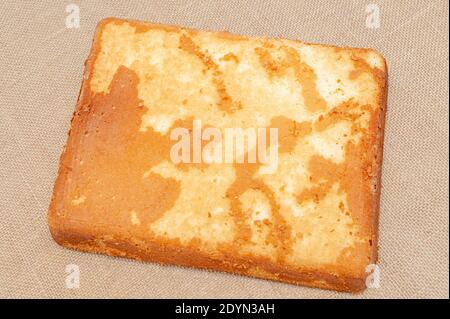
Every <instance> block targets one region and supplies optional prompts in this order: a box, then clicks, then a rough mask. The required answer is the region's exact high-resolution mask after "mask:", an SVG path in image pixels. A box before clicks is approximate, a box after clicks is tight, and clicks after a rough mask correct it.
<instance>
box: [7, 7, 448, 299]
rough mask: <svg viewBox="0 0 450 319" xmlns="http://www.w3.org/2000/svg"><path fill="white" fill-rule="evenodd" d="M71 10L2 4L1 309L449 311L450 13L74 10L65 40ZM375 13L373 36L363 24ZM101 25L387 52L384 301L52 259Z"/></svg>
mask: <svg viewBox="0 0 450 319" xmlns="http://www.w3.org/2000/svg"><path fill="white" fill-rule="evenodd" d="M70 3H71V1H49V0H46V1H12V0H9V1H1V2H0V30H1V32H0V61H1V63H0V154H1V157H0V217H1V220H0V297H9V298H11V297H41V298H42V297H61V298H70V297H144V298H152V297H153V298H155V297H157V298H168V297H172V298H179V297H186V298H197V297H205V298H208V297H213V298H230V297H243V298H246V297H255V298H260V297H264V298H353V297H357V298H408V297H411V298H422V297H430V298H440V297H446V298H448V296H449V293H448V288H449V282H448V241H449V238H448V110H449V106H448V2H447V1H445V0H442V1H406V0H405V1H380V0H373V1H370V2H368V1H328V0H314V1H295V0H288V1H277V0H274V1H244V0H241V1H238V0H232V1H230V0H228V1H203V0H191V1H175V0H171V1H145V0H130V1H119V0H117V1H87V0H84V1H82V0H78V1H75V0H74V1H73V4H75V5H77V6H78V8H79V10H80V18H81V20H80V27H79V28H67V27H66V25H65V21H66V16H67V15H68V14H69V13H67V12H66V7H67V5H68V4H70ZM369 3H373V4H375V5H376V6H377V8H379V10H380V11H379V12H380V15H379V17H380V25H379V28H370V27H368V26H367V24H366V19H367V16H368V15H370V14H371V13H370V12H372V11H371V10H373V6H369V7H367V5H368V4H369ZM366 10H368V11H366ZM369 11H370V12H369ZM107 16H115V17H123V18H129V19H139V20H146V21H151V22H158V23H167V24H177V25H182V26H188V27H193V28H199V29H211V30H228V31H231V32H234V33H239V34H245V35H261V36H266V37H285V38H291V39H301V40H304V41H308V42H318V43H327V44H333V45H339V46H351V47H372V48H374V49H376V50H378V51H380V52H381V53H382V54H383V55H384V56H385V57H386V58H387V61H388V66H389V101H388V113H387V126H386V139H385V156H384V166H383V188H382V199H381V214H380V262H379V266H380V269H381V283H380V284H381V286H380V288H378V289H368V290H366V291H365V292H364V293H363V294H359V295H351V294H346V293H338V292H332V291H325V290H320V289H310V288H303V287H297V286H293V285H288V284H283V283H277V282H271V281H265V280H259V279H253V278H246V277H242V276H234V275H229V274H223V273H216V272H208V271H201V270H195V269H185V268H181V267H175V266H161V265H156V264H145V263H141V262H136V261H131V260H125V259H119V258H112V257H107V256H101V255H94V254H87V253H81V252H76V251H72V250H68V249H64V248H61V247H60V246H58V245H57V244H56V243H55V242H54V241H53V240H52V239H51V236H50V233H49V231H48V227H47V208H48V204H49V201H50V196H51V191H52V187H53V182H54V179H55V176H56V172H57V169H58V160H59V156H60V153H61V150H62V148H63V145H64V143H65V142H66V138H67V131H68V128H69V124H70V119H71V116H72V112H73V110H74V107H75V102H76V99H77V95H78V92H79V87H80V83H81V79H82V72H83V63H84V60H85V59H86V57H87V55H88V52H89V49H90V45H91V40H92V37H93V30H94V28H95V25H96V24H97V22H98V21H99V20H100V19H102V18H104V17H107ZM369 22H370V21H369ZM369 26H371V24H370V23H369ZM372 26H373V25H372ZM68 264H76V265H78V266H79V269H80V287H79V288H78V289H68V288H66V276H67V273H66V265H68Z"/></svg>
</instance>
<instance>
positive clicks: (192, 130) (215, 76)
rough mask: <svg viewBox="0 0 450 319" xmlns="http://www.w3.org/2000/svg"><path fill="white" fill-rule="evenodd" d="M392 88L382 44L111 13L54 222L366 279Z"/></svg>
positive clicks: (240, 268)
mask: <svg viewBox="0 0 450 319" xmlns="http://www.w3.org/2000/svg"><path fill="white" fill-rule="evenodd" d="M386 94H387V69H386V63H385V60H384V58H383V57H382V56H381V55H380V54H379V53H377V52H376V51H374V50H372V49H356V48H339V47H334V46H326V45H318V44H309V43H304V42H301V41H293V40H286V39H266V38H262V37H261V38H260V37H246V36H238V35H232V34H230V33H227V32H207V31H198V30H193V29H188V28H182V27H175V26H169V25H159V24H152V23H144V22H137V21H129V20H121V19H115V18H108V19H105V20H102V21H101V22H100V23H99V25H98V27H97V29H96V32H95V36H94V42H93V46H92V50H91V53H90V55H89V58H88V60H87V61H86V65H85V73H84V78H83V83H82V87H81V92H80V96H79V99H78V103H77V105H76V110H75V112H74V114H73V119H72V122H71V129H70V132H69V136H68V141H67V144H66V146H65V148H64V151H63V153H62V155H61V159H60V166H59V172H58V177H57V179H56V182H55V186H54V191H53V196H52V200H51V204H50V208H49V217H48V218H49V219H48V220H49V226H50V231H51V234H52V236H53V238H54V239H55V241H56V242H57V243H59V244H60V245H62V246H65V247H68V248H73V249H78V250H82V251H88V252H96V253H104V254H108V255H113V256H121V257H127V258H133V259H138V260H143V261H148V262H158V263H163V264H173V265H180V266H189V267H197V268H203V269H210V270H218V271H225V272H230V273H235V274H242V275H248V276H253V277H259V278H265V279H272V280H278V281H283V282H287V283H292V284H299V285H305V286H311V287H320V288H326V289H335V290H340V291H352V292H356V291H361V290H363V289H365V287H366V279H367V276H368V274H369V269H370V267H368V266H369V265H371V264H375V263H376V261H377V237H378V235H377V229H378V226H377V224H378V210H379V195H380V175H381V163H382V150H383V131H384V117H385V111H386ZM205 274H206V273H205Z"/></svg>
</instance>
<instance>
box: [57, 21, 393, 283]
mask: <svg viewBox="0 0 450 319" xmlns="http://www.w3.org/2000/svg"><path fill="white" fill-rule="evenodd" d="M110 23H115V24H123V23H127V24H129V25H132V26H134V27H135V34H137V33H145V32H148V31H149V30H154V29H161V30H164V31H167V32H180V28H178V27H173V26H164V25H155V24H146V23H141V22H133V21H124V20H118V19H114V18H108V19H105V20H103V21H101V22H100V23H99V25H98V27H97V29H96V33H95V37H94V42H93V45H92V51H91V53H90V55H89V58H88V60H87V61H86V68H85V73H84V81H83V84H82V88H81V91H80V96H79V99H78V102H77V106H76V110H75V113H74V116H73V119H72V123H71V130H70V132H69V138H68V142H67V145H66V147H65V149H64V151H63V153H62V155H61V159H60V167H59V172H58V177H57V180H56V182H55V186H54V191H53V196H52V200H51V204H50V209H49V225H50V230H51V234H52V236H53V238H54V239H55V241H56V242H58V243H59V244H61V245H63V246H66V247H69V248H74V249H78V250H83V251H90V252H96V253H105V254H108V255H114V256H121V257H128V258H134V259H138V260H143V261H153V262H160V263H164V264H176V265H181V266H190V267H197V268H206V269H211V270H221V271H226V272H230V273H238V274H243V275H249V276H254V277H259V278H265V279H272V280H279V281H284V282H289V283H293V284H299V285H305V286H311V287H320V288H325V289H334V290H338V291H351V292H357V291H361V290H363V289H365V276H366V274H365V265H366V264H368V263H375V262H376V260H377V249H376V248H377V241H378V210H379V197H380V189H381V187H380V186H381V164H382V157H383V134H384V123H385V120H384V119H385V112H386V99H387V72H386V64H385V61H384V59H383V58H382V61H383V64H384V65H383V67H382V68H381V70H380V69H379V68H376V67H373V66H371V65H369V64H368V63H367V62H366V61H365V60H364V59H362V58H361V57H360V56H361V55H364V54H366V53H368V52H374V51H373V50H372V51H371V50H367V49H358V50H355V49H351V50H353V51H352V52H354V54H355V56H354V58H353V60H354V64H355V68H354V71H352V72H351V73H350V74H349V78H352V79H357V78H358V77H360V76H362V75H364V74H370V75H371V76H372V77H373V79H375V81H376V82H377V83H378V88H379V93H378V94H377V97H376V99H377V106H376V107H375V108H373V109H369V108H367V112H368V113H369V114H370V120H369V124H368V128H367V129H364V128H361V127H354V129H355V131H359V132H362V135H363V138H362V140H361V142H360V144H358V146H357V145H354V144H352V143H348V144H347V145H346V148H345V149H346V151H345V156H346V160H345V162H344V163H343V164H335V163H334V162H332V161H330V160H328V159H325V158H324V157H323V156H315V157H314V156H312V157H311V160H310V161H309V169H310V170H311V176H310V180H311V181H312V183H311V185H313V186H312V187H311V188H306V189H303V191H302V192H299V193H298V194H297V201H298V203H300V204H301V203H303V202H308V201H315V200H318V201H322V199H323V198H325V197H326V196H327V194H328V193H329V192H331V190H332V189H333V185H334V184H335V182H336V181H338V182H340V183H342V185H341V187H342V189H343V191H345V192H346V193H347V194H348V199H349V200H348V206H349V207H350V214H349V215H350V216H351V217H352V218H353V219H354V220H355V223H356V224H357V225H358V227H359V231H358V236H360V238H370V239H369V242H370V246H367V243H364V244H363V243H361V244H355V245H356V246H355V247H356V248H354V250H352V251H349V250H348V249H344V250H343V252H342V254H341V255H342V256H341V257H339V259H338V261H337V262H336V264H334V265H333V264H326V265H325V266H323V267H317V268H316V267H313V266H310V265H301V264H295V263H293V262H287V261H286V258H287V256H288V254H289V252H291V251H292V250H293V249H294V248H293V242H292V241H293V239H292V238H293V236H294V235H293V234H292V230H291V228H292V225H290V223H289V222H288V221H287V220H285V217H283V215H282V214H280V212H279V210H280V207H279V203H278V202H277V199H276V195H275V194H274V192H273V191H272V190H271V189H270V187H268V186H267V185H266V184H265V183H264V182H263V181H261V180H259V181H257V180H254V179H252V178H251V176H250V177H249V175H252V174H254V173H255V171H256V167H252V166H251V165H250V166H248V167H242V170H241V168H240V167H238V166H236V167H235V169H236V174H237V176H238V177H239V176H241V177H240V182H239V178H237V179H236V181H235V183H234V184H232V185H231V186H230V188H229V189H228V190H227V196H230V198H240V196H242V195H243V194H244V192H245V191H246V189H247V190H248V189H259V190H260V191H261V192H262V193H264V194H265V197H266V198H267V199H268V202H269V203H270V207H272V214H273V217H272V218H273V219H272V222H274V223H275V226H274V227H273V228H272V229H271V231H270V234H269V235H268V241H269V243H271V245H272V244H273V245H274V247H277V246H278V247H279V248H278V250H275V251H276V253H275V255H276V257H274V258H275V259H272V258H271V257H268V256H259V255H257V254H254V253H252V252H242V251H240V249H241V244H242V245H243V244H245V242H247V241H248V240H249V239H250V236H251V233H250V232H251V229H250V228H249V227H248V225H247V226H245V225H246V220H245V218H243V216H244V215H243V211H242V207H241V206H242V205H241V203H240V202H239V201H233V200H232V199H230V203H231V210H232V212H233V211H234V212H235V214H234V215H233V213H231V216H232V217H233V218H232V220H233V221H234V222H235V223H236V225H242V227H240V228H239V234H240V235H239V236H241V237H240V239H238V238H235V239H234V240H233V241H231V242H224V243H219V244H218V245H217V247H216V248H215V249H209V248H208V249H204V248H202V243H201V240H198V239H196V238H193V239H191V240H190V241H189V242H188V243H187V244H186V243H183V242H181V240H180V239H174V238H164V237H161V236H158V235H157V234H155V233H154V232H148V228H150V227H147V226H148V225H152V223H154V222H155V221H157V220H159V219H161V216H163V215H164V213H165V212H166V211H168V210H170V209H171V208H173V207H174V205H175V201H176V198H177V197H178V196H179V195H180V192H181V189H182V186H180V183H179V181H176V180H173V179H170V178H169V179H168V178H162V177H161V176H159V175H158V174H156V173H154V172H152V173H151V174H152V175H151V178H152V180H151V183H150V184H151V185H149V183H147V182H145V181H140V179H139V182H136V181H137V180H138V178H137V177H136V176H137V175H136V176H134V175H133V174H134V173H132V174H131V177H130V176H129V175H130V174H129V167H128V166H126V167H125V166H124V164H120V163H119V164H117V163H115V162H114V163H109V162H108V163H109V164H108V165H110V166H109V167H107V168H106V169H107V170H111V169H112V170H114V171H115V172H120V171H122V170H123V171H127V174H119V173H117V174H116V175H117V176H112V177H108V178H109V179H107V180H105V181H103V180H102V179H105V176H106V175H107V172H104V171H102V168H101V167H97V166H96V163H97V162H101V161H103V162H102V163H106V162H107V157H108V156H106V157H103V155H102V151H103V150H99V149H98V144H101V145H104V146H105V148H104V149H108V147H109V150H111V149H115V150H116V151H118V152H125V153H123V154H125V155H123V158H124V159H126V161H125V160H124V161H125V162H126V163H128V165H133V166H131V167H132V168H134V167H138V168H139V169H142V168H144V166H145V165H144V163H147V162H146V161H148V162H150V163H152V165H156V164H157V163H159V162H161V160H162V159H161V158H158V153H164V152H167V146H168V144H167V143H168V142H167V139H166V138H165V137H161V134H156V133H155V132H154V131H153V130H149V131H148V132H146V133H144V134H145V135H144V136H143V137H138V138H136V141H134V139H135V136H134V135H130V134H131V133H129V130H131V128H132V129H133V130H137V129H138V128H139V125H140V124H141V118H143V116H144V114H145V110H144V109H143V108H142V107H141V105H142V104H143V102H142V100H141V99H139V98H138V95H139V94H138V89H137V86H138V83H139V78H138V76H137V74H136V73H134V72H133V71H132V70H130V69H128V68H125V67H123V66H120V67H119V68H118V70H117V71H116V73H115V74H114V78H113V79H112V80H111V83H110V86H109V89H108V92H100V93H99V92H93V91H92V83H91V82H92V77H93V73H94V66H95V65H94V64H95V63H96V59H97V58H98V56H99V54H100V50H101V47H100V42H101V41H102V32H103V30H104V29H105V26H106V25H108V24H110ZM183 30H185V31H187V34H188V35H189V36H193V35H194V34H197V33H198V31H196V30H190V29H183ZM215 36H217V37H218V38H222V37H223V38H224V39H232V40H247V39H249V38H246V37H242V36H235V35H231V34H228V33H215ZM183 37H184V38H183ZM182 39H184V40H182ZM264 41H265V40H264ZM280 41H283V40H280ZM183 43H184V44H183ZM283 45H284V44H283ZM183 46H185V47H184V48H183ZM186 46H187V47H186ZM314 46H318V45H314ZM281 47H282V46H281ZM180 48H181V49H183V50H185V51H190V53H191V54H193V55H197V56H199V58H200V59H201V60H202V61H203V62H204V63H205V64H206V65H207V66H208V65H209V67H210V68H211V69H212V70H215V71H213V75H214V76H215V77H216V80H214V81H213V83H215V86H216V87H217V90H218V92H219V97H220V99H221V101H222V102H221V103H222V107H221V105H220V103H219V104H218V108H219V109H221V110H224V111H227V112H231V113H232V112H234V111H235V110H236V109H239V104H238V103H237V102H235V101H234V100H233V99H231V98H230V97H229V96H228V94H229V93H228V92H227V90H226V87H225V84H224V82H221V81H222V80H221V79H222V78H223V74H220V72H219V70H218V67H217V65H215V64H214V62H213V61H212V58H211V57H208V56H207V55H206V54H205V53H204V52H200V51H199V49H198V47H197V45H196V44H194V43H193V42H192V40H191V38H189V37H187V36H185V35H182V36H181V39H180ZM263 50H264V49H263V47H261V49H259V50H258V51H257V52H256V53H258V52H259V56H260V58H263V60H261V65H263V66H265V67H266V69H267V70H272V71H275V75H273V76H274V77H277V76H284V73H285V72H288V71H289V70H288V71H285V70H284V69H283V68H285V67H284V66H283V63H288V65H289V66H288V68H291V69H293V70H294V73H296V74H297V76H298V81H299V83H300V84H301V86H302V87H306V88H309V89H308V92H313V95H309V96H307V95H304V97H305V103H307V104H309V105H319V107H318V109H311V110H310V112H318V111H320V110H322V109H324V108H326V102H325V101H324V100H322V98H321V97H320V95H319V93H318V92H317V90H316V88H315V86H314V85H313V82H311V78H312V79H313V81H316V75H315V74H312V75H311V76H305V74H307V73H311V72H313V71H312V69H311V68H310V67H309V66H308V65H307V64H304V63H303V62H301V61H300V58H299V57H298V56H296V54H292V50H290V49H287V50H285V49H284V48H282V50H284V51H285V52H286V54H287V55H286V56H287V58H286V60H285V61H281V62H279V61H275V60H272V58H271V57H270V56H268V55H267V52H269V51H267V52H266V51H263ZM269 50H270V48H269ZM335 50H346V49H345V48H335ZM375 54H376V53H375ZM223 59H224V61H226V62H227V63H228V62H230V63H236V64H237V63H239V61H240V58H239V57H237V56H236V55H234V54H232V53H229V54H227V55H225V56H224V57H223ZM293 61H294V62H293ZM295 61H300V62H299V63H298V62H295ZM302 63H303V64H302ZM293 65H297V66H293ZM286 70H287V69H286ZM280 74H281V75H280ZM119 88H120V89H119ZM304 94H306V93H304ZM311 96H312V97H311ZM224 102H225V103H227V104H230V106H225V104H224ZM319 102H320V103H319ZM135 106H136V107H135ZM358 107H359V106H358ZM115 108H117V109H116V110H115ZM351 108H352V104H351V103H342V105H341V106H340V107H339V106H337V107H336V108H335V109H334V111H332V112H330V113H329V114H327V115H325V116H323V117H321V118H319V119H318V120H317V121H315V122H313V124H310V123H309V122H305V123H299V122H295V121H291V120H287V119H286V118H283V117H277V118H272V120H271V123H272V124H271V125H273V126H276V127H278V126H279V127H280V129H281V128H282V127H288V126H290V125H293V126H294V129H295V130H298V128H300V129H299V131H300V132H301V133H298V134H300V135H298V136H301V137H304V136H309V135H310V134H311V130H312V127H314V129H315V130H316V131H317V132H321V131H324V130H325V129H326V128H327V127H328V126H333V125H335V123H336V121H337V120H342V121H353V122H355V121H356V118H357V117H355V116H354V113H351V112H352V109H351ZM114 110H115V111H114ZM361 110H363V112H362V113H361V114H364V106H361ZM286 121H287V122H286ZM112 123H114V124H112ZM296 134H297V133H296ZM111 136H113V137H111ZM121 136H130V139H131V140H132V141H131V142H127V143H125V144H123V145H122V144H121V142H119V140H120V139H121ZM295 136H297V135H295ZM298 138H300V137H298ZM146 140H152V141H153V142H152V143H151V146H152V147H153V151H152V152H148V151H145V150H144V151H141V148H142V145H145V144H144V143H146V142H144V141H146ZM284 141H285V144H284V145H283V144H281V147H280V152H285V153H290V152H291V151H292V149H293V145H294V144H295V141H292V140H291V138H290V137H289V136H287V137H286V139H285V140H284ZM122 146H123V147H122ZM100 148H101V147H100ZM119 148H120V149H119ZM141 153H142V154H141ZM90 154H92V155H90ZM352 156H353V157H354V159H353V160H352V159H351V158H352ZM361 156H363V157H364V159H361ZM105 161H106V162H105ZM82 162H85V163H84V164H83V165H85V167H86V166H88V168H83V169H81V168H80V165H81V164H80V163H82ZM319 164H320V166H319ZM89 165H90V166H89ZM99 165H100V164H99ZM189 165H192V164H189ZM189 165H186V166H187V167H183V166H180V167H179V168H180V169H181V170H188V169H189ZM315 166H317V169H316V170H314V167H315ZM147 170H148V168H147ZM352 170H353V171H355V170H358V171H357V172H355V173H354V174H353V173H352ZM239 172H241V173H239ZM314 172H316V173H314ZM323 172H328V173H327V174H326V175H324V173H323ZM135 173H136V174H137V173H139V174H141V172H140V171H139V170H136V172H135ZM86 174H87V175H88V176H87V177H86V176H85V175H86ZM352 174H353V175H352ZM355 174H356V175H355ZM113 175H114V174H113ZM346 175H347V177H345V178H342V176H346ZM355 177H357V178H358V179H360V183H361V184H360V185H359V184H358V185H359V186H358V187H359V188H358V189H355V187H356V186H354V185H352V184H354V181H355ZM95 180H97V182H98V180H100V184H101V188H100V189H101V196H103V197H108V199H104V198H100V197H101V196H100V197H96V196H97V195H96V194H99V193H98V189H99V188H96V187H95V186H93V183H95V182H96V181H95ZM323 180H325V182H323ZM132 183H137V186H136V185H134V184H132ZM140 183H141V184H140ZM112 185H113V186H112ZM131 185H133V186H135V187H138V188H137V189H139V191H134V193H135V194H132V193H131V192H130V190H129V189H128V190H127V188H130V186H131ZM80 187H85V188H86V192H87V194H88V195H86V196H88V197H89V196H91V197H95V198H96V201H95V203H88V204H89V205H88V204H86V205H87V206H86V207H85V208H84V210H79V209H78V208H77V207H74V206H73V205H72V206H71V205H70V202H71V201H72V204H73V203H75V204H76V205H78V203H83V202H84V200H85V196H84V195H83V196H81V195H80V194H81V193H80V191H79V188H80ZM113 187H116V188H117V187H118V188H119V191H117V190H116V189H113ZM373 188H374V189H373ZM352 192H353V193H352ZM89 194H90V195H89ZM117 194H126V195H128V196H130V197H132V199H131V201H134V202H135V203H136V205H135V206H136V207H137V208H142V207H144V206H147V204H146V201H147V202H148V203H149V204H148V205H150V206H151V207H153V211H152V212H151V213H149V214H147V215H146V216H142V215H140V219H139V220H138V221H136V224H138V225H139V227H134V226H136V225H134V226H130V225H128V224H126V223H125V222H123V216H122V215H121V214H122V212H117V213H116V212H114V214H113V212H112V211H110V210H111V209H112V208H117V209H118V210H122V209H123V210H128V211H130V209H132V211H133V212H134V210H133V209H134V208H133V207H130V206H129V205H126V204H125V202H129V201H130V199H129V198H124V199H122V201H121V202H120V203H118V204H117V205H116V206H114V205H115V204H111V203H110V201H111V198H113V197H115V196H116V195H117ZM361 194H362V196H363V199H362V201H358V202H356V200H355V198H356V197H358V198H359V197H360V196H361ZM74 195H76V196H75V197H74ZM162 196H163V197H164V200H161V197H162ZM359 200H360V199H359ZM352 203H353V204H352ZM352 205H353V206H352ZM367 206H369V207H367ZM361 207H362V208H361ZM119 208H120V209H119ZM343 210H344V208H343ZM127 216H128V215H127ZM245 234H247V235H245ZM297 236H300V234H297ZM301 236H303V235H301ZM358 247H359V248H358ZM347 251H348V252H349V253H350V255H348V254H347V255H346V257H345V256H344V255H343V254H344V253H345V252H347ZM366 253H369V256H368V259H369V260H367V259H365V256H366ZM349 256H350V257H349ZM345 258H347V259H351V260H354V262H353V261H352V262H350V264H349V262H344V261H342V260H343V259H345ZM351 274H353V276H352V275H351Z"/></svg>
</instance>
